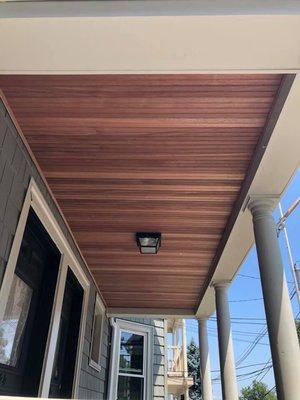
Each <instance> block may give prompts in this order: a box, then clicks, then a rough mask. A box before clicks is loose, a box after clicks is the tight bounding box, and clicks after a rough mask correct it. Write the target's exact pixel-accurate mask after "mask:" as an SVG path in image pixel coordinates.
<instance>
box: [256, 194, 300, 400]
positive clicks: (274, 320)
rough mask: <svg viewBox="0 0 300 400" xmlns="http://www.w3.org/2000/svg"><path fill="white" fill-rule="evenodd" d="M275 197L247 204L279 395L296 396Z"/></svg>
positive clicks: (298, 382)
mask: <svg viewBox="0 0 300 400" xmlns="http://www.w3.org/2000/svg"><path fill="white" fill-rule="evenodd" d="M274 204H275V200H274V199H272V198H270V197H269V198H268V197H267V196H266V197H265V198H254V199H252V200H250V202H249V205H248V208H249V209H250V211H251V213H252V217H253V226H254V235H255V242H256V249H257V255H258V261H259V269H260V277H261V284H262V290H263V297H264V304H265V311H266V317H267V325H268V331H269V340H270V345H271V352H272V359H273V368H274V374H275V381H276V389H277V395H278V399H280V400H296V399H297V398H299V393H300V352H299V344H298V338H297V333H296V328H295V323H294V318H293V313H292V307H291V302H290V299H289V293H288V287H287V284H286V279H285V274H284V268H283V264H282V259H281V254H280V249H279V244H278V239H277V230H276V224H275V222H274V219H273V216H272V208H273V206H274Z"/></svg>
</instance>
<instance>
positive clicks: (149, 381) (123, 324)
mask: <svg viewBox="0 0 300 400" xmlns="http://www.w3.org/2000/svg"><path fill="white" fill-rule="evenodd" d="M111 325H112V327H113V332H112V347H111V362H110V371H109V387H108V400H116V399H117V385H118V375H119V359H120V357H119V356H120V340H121V331H126V332H132V333H136V334H139V335H143V336H145V337H146V338H147V341H146V346H145V347H146V350H144V360H143V362H144V370H145V373H144V375H143V376H144V382H145V385H144V399H143V400H153V340H154V332H153V327H152V326H148V325H143V324H139V323H136V322H130V321H124V320H122V319H111ZM121 375H126V376H130V375H131V374H121ZM132 376H136V375H132ZM141 377H142V376H141Z"/></svg>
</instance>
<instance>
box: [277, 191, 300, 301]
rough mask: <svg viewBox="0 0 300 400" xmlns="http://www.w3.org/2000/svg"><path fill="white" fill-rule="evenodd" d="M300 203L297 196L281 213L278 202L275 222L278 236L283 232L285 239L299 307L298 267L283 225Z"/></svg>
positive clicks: (299, 284) (299, 281) (299, 283)
mask: <svg viewBox="0 0 300 400" xmlns="http://www.w3.org/2000/svg"><path fill="white" fill-rule="evenodd" d="M299 204H300V198H298V199H297V200H296V201H295V202H294V203H293V204H292V205H291V207H290V208H289V209H288V210H287V211H286V212H285V213H284V214H283V212H282V207H281V203H280V202H279V204H278V207H279V212H280V217H281V218H280V220H279V222H278V224H277V229H278V236H279V234H280V232H281V231H283V233H284V239H285V244H286V248H287V252H288V257H289V264H290V269H291V272H292V276H293V279H294V284H295V290H296V296H297V299H298V304H299V307H300V269H298V268H297V263H295V262H294V260H293V255H292V250H291V246H290V241H289V237H288V233H287V229H286V226H285V222H286V220H287V219H288V217H289V216H290V215H291V214H292V212H293V211H295V209H296V207H297V206H298V205H299Z"/></svg>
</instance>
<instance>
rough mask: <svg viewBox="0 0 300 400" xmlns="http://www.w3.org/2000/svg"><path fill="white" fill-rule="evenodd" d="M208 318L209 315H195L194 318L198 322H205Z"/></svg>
mask: <svg viewBox="0 0 300 400" xmlns="http://www.w3.org/2000/svg"><path fill="white" fill-rule="evenodd" d="M209 318H210V316H209V315H201V317H197V316H196V319H197V321H198V322H206V321H208V320H209Z"/></svg>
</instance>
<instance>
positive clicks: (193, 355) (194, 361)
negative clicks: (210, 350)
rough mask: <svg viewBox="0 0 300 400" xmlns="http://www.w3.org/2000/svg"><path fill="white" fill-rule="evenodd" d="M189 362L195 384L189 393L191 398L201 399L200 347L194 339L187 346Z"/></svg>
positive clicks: (194, 399)
mask: <svg viewBox="0 0 300 400" xmlns="http://www.w3.org/2000/svg"><path fill="white" fill-rule="evenodd" d="M187 362H188V373H189V376H191V377H193V380H194V385H193V386H192V387H191V388H190V391H189V395H190V399H191V400H201V399H202V396H201V381H200V354H199V347H198V346H197V345H196V343H195V342H194V341H193V340H192V341H191V343H190V344H189V345H188V348H187Z"/></svg>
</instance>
